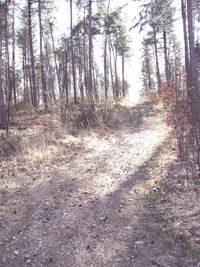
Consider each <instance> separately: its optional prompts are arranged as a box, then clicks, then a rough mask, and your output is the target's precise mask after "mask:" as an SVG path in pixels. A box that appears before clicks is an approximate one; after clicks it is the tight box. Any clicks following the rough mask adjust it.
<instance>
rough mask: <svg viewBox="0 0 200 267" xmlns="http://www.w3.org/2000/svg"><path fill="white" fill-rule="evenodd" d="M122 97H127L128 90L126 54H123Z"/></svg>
mask: <svg viewBox="0 0 200 267" xmlns="http://www.w3.org/2000/svg"><path fill="white" fill-rule="evenodd" d="M122 95H123V97H125V96H126V88H125V58H124V53H123V54H122Z"/></svg>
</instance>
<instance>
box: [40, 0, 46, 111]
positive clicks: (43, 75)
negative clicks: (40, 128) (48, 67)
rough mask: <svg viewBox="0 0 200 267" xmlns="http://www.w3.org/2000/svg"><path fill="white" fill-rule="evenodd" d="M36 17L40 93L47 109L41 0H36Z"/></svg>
mask: <svg viewBox="0 0 200 267" xmlns="http://www.w3.org/2000/svg"><path fill="white" fill-rule="evenodd" d="M38 17H39V40H40V71H41V80H42V82H41V85H42V95H43V102H44V107H45V111H47V110H48V99H47V86H46V77H45V72H44V53H43V25H42V8H41V0H38Z"/></svg>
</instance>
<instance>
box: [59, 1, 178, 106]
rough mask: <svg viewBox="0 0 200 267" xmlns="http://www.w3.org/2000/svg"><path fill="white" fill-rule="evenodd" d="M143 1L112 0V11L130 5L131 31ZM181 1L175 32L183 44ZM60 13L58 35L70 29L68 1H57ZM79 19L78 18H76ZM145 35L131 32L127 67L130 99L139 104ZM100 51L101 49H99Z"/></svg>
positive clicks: (129, 20) (128, 24) (127, 13)
mask: <svg viewBox="0 0 200 267" xmlns="http://www.w3.org/2000/svg"><path fill="white" fill-rule="evenodd" d="M142 2H143V0H141V1H133V0H111V9H114V8H115V7H117V6H122V5H124V4H125V3H128V6H127V7H126V8H124V13H125V16H124V17H125V18H126V25H127V29H129V28H130V27H131V26H132V25H133V23H132V20H133V18H134V17H135V16H136V15H137V14H138V13H139V10H140V9H139V7H140V6H141V4H142ZM180 3H181V2H180V0H174V6H176V8H177V15H176V16H177V21H176V22H175V30H176V33H177V37H178V40H179V41H180V42H181V43H182V42H183V30H182V21H181V11H180V7H181V6H180V5H181V4H180ZM57 8H58V11H57V12H56V18H57V23H56V25H57V30H58V33H59V34H60V32H66V31H67V30H68V29H69V15H68V14H69V11H68V8H69V4H68V3H67V1H66V0H58V1H57ZM76 17H77V16H76ZM144 35H145V32H144V33H142V34H140V33H139V30H138V29H135V30H132V31H131V32H130V37H131V39H132V51H131V54H132V57H131V58H130V60H129V62H128V63H127V65H126V76H127V80H128V83H129V84H130V89H129V98H130V100H131V101H132V102H138V100H139V96H140V91H141V89H142V83H141V42H142V38H143V36H144ZM99 50H100V49H99ZM100 53H102V51H101V50H100V51H99V59H98V61H99V65H100V64H101V63H102V62H103V61H102V59H101V54H100ZM95 54H98V51H95Z"/></svg>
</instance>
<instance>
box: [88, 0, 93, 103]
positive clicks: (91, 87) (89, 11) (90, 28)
mask: <svg viewBox="0 0 200 267" xmlns="http://www.w3.org/2000/svg"><path fill="white" fill-rule="evenodd" d="M88 20H89V26H88V39H89V46H88V54H89V77H88V92H89V98H90V101H93V77H92V66H93V64H92V61H93V57H92V50H93V45H92V0H89V4H88Z"/></svg>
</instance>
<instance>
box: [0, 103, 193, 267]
mask: <svg viewBox="0 0 200 267" xmlns="http://www.w3.org/2000/svg"><path fill="white" fill-rule="evenodd" d="M131 114H132V119H131V120H129V122H128V123H127V122H126V123H125V124H123V125H122V127H121V128H120V129H115V130H108V131H107V132H106V133H104V135H103V136H101V137H98V136H93V137H92V136H91V137H90V138H88V140H87V142H85V143H84V145H82V146H80V147H77V148H76V149H75V150H74V151H73V150H72V151H71V154H70V155H66V159H64V160H62V161H60V162H59V161H58V162H57V163H56V164H54V166H49V167H46V169H45V170H44V169H41V170H40V169H38V170H35V171H32V172H31V173H28V174H26V175H24V174H21V175H20V174H19V175H18V176H16V177H15V178H12V179H14V182H13V181H12V182H13V183H15V185H16V187H17V190H15V191H14V193H13V191H12V188H11V186H8V184H9V185H10V183H9V179H10V178H9V177H7V178H4V179H3V181H2V185H3V186H2V187H1V189H2V188H3V189H2V190H1V192H2V197H1V206H0V212H1V213H0V214H1V220H0V267H21V266H22V267H23V266H34V267H40V266H41V267H43V266H55V267H68V266H69V267H92V266H95V267H129V266H130V267H131V266H133V267H147V266H148V267H151V266H161V267H167V266H170V267H173V266H181V267H184V266H185V267H188V266H197V265H192V264H191V263H188V262H186V261H183V260H181V259H180V257H178V256H177V254H176V253H175V251H174V248H173V247H171V244H169V243H168V247H167V245H166V244H165V242H164V240H163V238H165V237H166V233H164V232H162V229H160V227H161V226H163V224H162V223H161V222H162V216H160V214H156V212H155V205H154V203H153V202H152V200H153V201H154V198H155V196H156V194H157V190H159V188H158V187H157V183H156V182H155V181H156V179H162V178H163V177H164V176H165V173H166V171H167V170H168V167H169V165H170V164H171V162H172V161H173V160H174V158H173V156H172V154H171V152H169V151H168V146H169V144H170V130H169V129H168V128H167V127H166V126H165V125H164V123H163V122H162V118H161V117H162V116H160V115H155V114H154V113H153V114H152V111H151V109H149V108H148V106H146V105H141V106H138V107H137V108H135V109H131ZM157 204H158V203H157V202H156V205H157ZM161 228H162V227H161ZM163 233H164V234H163ZM166 243H167V240H166Z"/></svg>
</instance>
